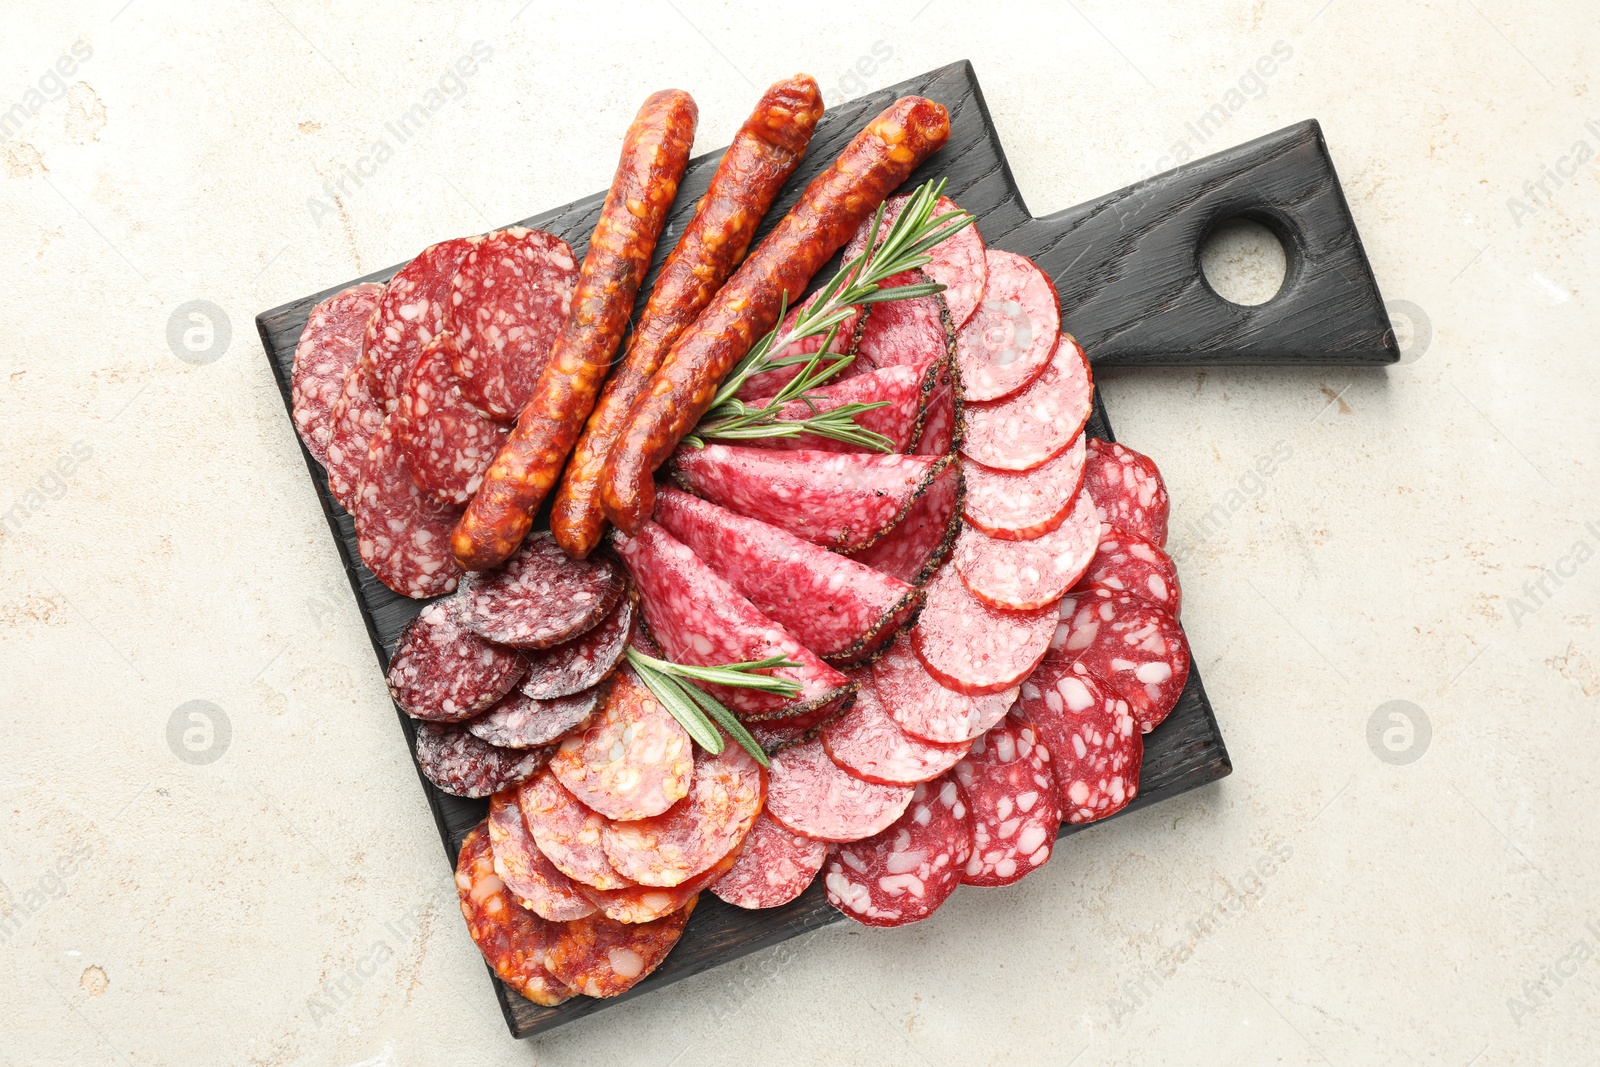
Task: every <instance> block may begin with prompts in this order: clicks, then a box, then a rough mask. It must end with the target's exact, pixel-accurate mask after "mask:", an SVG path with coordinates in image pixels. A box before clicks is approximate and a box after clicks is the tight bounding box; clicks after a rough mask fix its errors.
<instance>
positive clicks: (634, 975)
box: [544, 899, 695, 997]
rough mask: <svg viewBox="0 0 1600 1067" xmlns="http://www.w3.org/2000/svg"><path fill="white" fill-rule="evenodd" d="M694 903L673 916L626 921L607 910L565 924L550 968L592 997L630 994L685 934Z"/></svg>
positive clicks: (548, 960)
mask: <svg viewBox="0 0 1600 1067" xmlns="http://www.w3.org/2000/svg"><path fill="white" fill-rule="evenodd" d="M694 905H695V901H694V900H693V899H691V900H690V901H689V902H688V903H687V904H685V905H684V906H683V907H682V908H680V909H678V910H677V911H675V912H673V913H672V914H671V915H668V916H666V917H665V918H662V919H657V920H656V921H654V922H648V923H620V922H617V921H616V920H615V919H610V918H607V917H606V916H604V915H591V916H589V917H588V918H586V919H576V920H574V921H572V922H569V923H565V924H563V925H562V926H561V927H559V928H558V931H557V933H556V935H555V937H554V938H553V940H552V941H551V944H550V948H549V949H548V950H547V951H546V952H545V954H544V964H545V967H546V968H547V969H548V970H549V971H550V973H551V974H553V975H555V976H556V977H557V978H559V979H560V980H561V981H563V982H565V983H566V984H567V985H569V986H571V987H572V988H573V989H575V990H577V991H578V992H579V993H583V994H586V995H588V996H591V997H614V996H618V995H619V994H622V993H626V992H627V991H628V990H630V989H632V988H633V987H634V986H635V985H637V984H638V983H639V981H640V980H641V979H643V978H644V977H645V976H647V975H648V974H650V972H651V971H654V970H655V969H656V968H657V967H659V966H661V961H662V960H664V959H666V958H667V953H669V952H671V951H672V947H673V946H674V945H676V944H677V943H678V938H680V937H682V936H683V927H684V924H685V923H687V922H688V921H689V916H690V914H691V913H693V911H694Z"/></svg>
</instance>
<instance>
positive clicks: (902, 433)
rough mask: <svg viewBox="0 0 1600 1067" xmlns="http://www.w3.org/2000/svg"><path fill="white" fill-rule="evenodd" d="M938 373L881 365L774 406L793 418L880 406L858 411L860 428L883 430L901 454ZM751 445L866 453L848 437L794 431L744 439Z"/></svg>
mask: <svg viewBox="0 0 1600 1067" xmlns="http://www.w3.org/2000/svg"><path fill="white" fill-rule="evenodd" d="M937 380H938V375H937V373H936V371H934V369H933V368H932V367H930V368H929V369H928V370H926V371H924V370H919V369H918V368H916V367H885V368H884V369H883V370H874V371H868V372H867V373H865V374H858V375H855V376H853V377H850V378H846V379H845V380H844V381H842V382H835V383H831V384H829V385H825V386H822V387H820V388H818V389H813V390H811V391H810V392H808V393H807V394H806V395H805V397H804V398H802V399H800V400H791V401H790V402H789V403H787V404H785V405H783V407H782V408H780V409H779V410H778V416H777V417H778V419H780V420H783V421H794V420H798V419H808V418H810V417H811V416H813V415H816V414H819V413H821V412H825V411H832V410H833V409H834V408H838V407H843V406H844V405H846V404H883V405H885V406H884V407H879V408H873V409H872V410H870V411H863V412H860V413H858V414H857V415H856V416H855V419H854V421H855V424H856V426H858V427H859V428H860V429H863V430H870V431H872V432H873V433H877V434H882V435H883V436H884V437H886V438H888V439H889V444H890V447H891V448H892V450H893V451H895V452H905V451H907V450H908V449H909V448H910V447H911V443H912V441H913V440H914V439H915V438H916V436H917V433H918V431H919V430H920V428H921V421H922V410H923V396H924V394H925V393H927V392H931V391H932V389H933V386H934V384H935V383H936V381H937ZM749 444H750V446H751V447H752V448H776V449H783V450H786V451H790V452H793V451H798V450H802V449H804V450H809V451H813V452H865V451H867V449H865V448H863V447H862V446H861V445H858V444H856V443H855V442H853V441H836V440H834V439H832V438H829V437H822V436H820V435H819V434H814V433H802V434H796V435H795V436H793V437H759V438H756V439H754V440H752V441H750V442H749Z"/></svg>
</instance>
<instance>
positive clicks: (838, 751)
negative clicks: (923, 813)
mask: <svg viewBox="0 0 1600 1067" xmlns="http://www.w3.org/2000/svg"><path fill="white" fill-rule="evenodd" d="M819 736H820V739H821V741H822V747H823V749H824V751H826V752H827V753H828V758H829V759H831V760H833V762H835V763H837V764H838V765H839V766H840V767H841V768H843V769H844V770H846V771H848V772H850V773H851V774H853V775H855V776H856V777H857V778H860V779H861V780H862V781H864V782H878V783H881V784H883V785H916V784H917V783H918V782H927V781H932V780H933V779H935V778H937V777H939V776H940V775H941V774H943V773H944V772H945V771H948V770H949V769H950V768H951V767H954V766H955V765H956V764H957V763H959V762H960V761H961V758H962V757H963V756H965V755H966V754H967V749H968V748H970V747H971V745H972V742H970V741H960V742H957V743H955V744H940V743H937V742H934V741H926V740H923V739H922V738H920V737H914V736H912V735H911V734H908V733H906V732H905V730H903V729H902V728H901V727H900V725H899V724H898V723H896V722H895V721H894V719H893V718H892V717H891V716H890V715H889V712H888V709H886V708H885V707H884V706H883V701H882V700H881V699H880V698H879V696H878V691H877V687H876V686H874V685H873V684H872V682H871V680H870V678H869V679H868V680H867V681H864V682H863V683H862V685H861V688H860V689H859V690H858V691H857V692H856V702H855V705H854V706H853V707H851V709H850V710H849V711H847V712H845V713H844V714H843V715H841V716H840V717H839V718H837V719H835V720H834V721H833V722H831V723H829V724H828V725H827V726H824V727H823V728H822V733H821V734H820V735H819Z"/></svg>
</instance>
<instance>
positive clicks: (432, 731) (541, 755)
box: [417, 722, 550, 797]
mask: <svg viewBox="0 0 1600 1067" xmlns="http://www.w3.org/2000/svg"><path fill="white" fill-rule="evenodd" d="M549 759H550V750H549V749H548V748H533V749H519V748H500V747H498V746H496V745H491V744H489V742H487V741H481V740H479V739H478V738H476V737H473V736H472V734H471V733H469V732H468V731H467V728H466V727H465V726H462V725H461V724H460V723H452V722H423V723H418V724H417V765H418V766H419V767H421V768H422V773H423V774H424V775H425V776H427V779H428V781H430V782H432V783H433V784H434V785H436V786H438V787H439V788H440V789H442V790H444V791H445V792H446V793H449V794H450V795H451V796H457V797H487V796H492V795H494V794H495V793H498V792H500V790H502V789H509V788H511V787H512V786H514V785H519V784H521V783H522V782H525V781H527V780H528V779H529V778H532V777H533V776H534V775H536V774H538V773H539V771H540V770H541V769H542V768H543V767H544V765H545V763H546V762H547V761H548V760H549Z"/></svg>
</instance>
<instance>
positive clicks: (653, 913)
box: [578, 849, 738, 923]
mask: <svg viewBox="0 0 1600 1067" xmlns="http://www.w3.org/2000/svg"><path fill="white" fill-rule="evenodd" d="M737 859H738V850H737V849H735V851H733V852H730V853H729V854H728V855H726V856H724V857H722V858H721V859H720V860H718V861H717V862H716V863H715V864H713V865H712V866H711V867H710V868H709V869H707V870H705V871H702V872H701V873H699V874H697V875H695V876H694V877H693V878H691V879H689V880H688V881H687V882H683V883H682V884H680V885H675V886H671V887H665V886H654V885H634V886H629V887H628V888H626V889H591V888H590V887H589V886H586V885H580V886H579V887H578V889H579V891H580V892H582V893H583V894H584V895H585V896H587V897H588V899H589V901H590V902H591V903H593V904H594V905H595V907H597V908H599V909H600V913H601V914H602V915H604V916H605V917H606V918H608V919H615V920H616V921H617V922H619V923H648V922H655V921H656V920H657V919H660V918H664V917H665V916H668V915H671V914H672V913H673V912H675V911H677V910H679V909H680V908H684V907H687V906H688V905H689V904H690V903H691V902H692V901H693V900H694V898H695V897H697V896H699V894H700V891H701V890H702V889H705V888H707V887H708V886H710V885H711V884H712V883H714V882H716V881H717V880H719V879H720V878H722V877H723V876H724V875H726V874H727V873H728V872H729V871H730V870H732V869H733V865H734V863H735V861H736V860H737Z"/></svg>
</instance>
